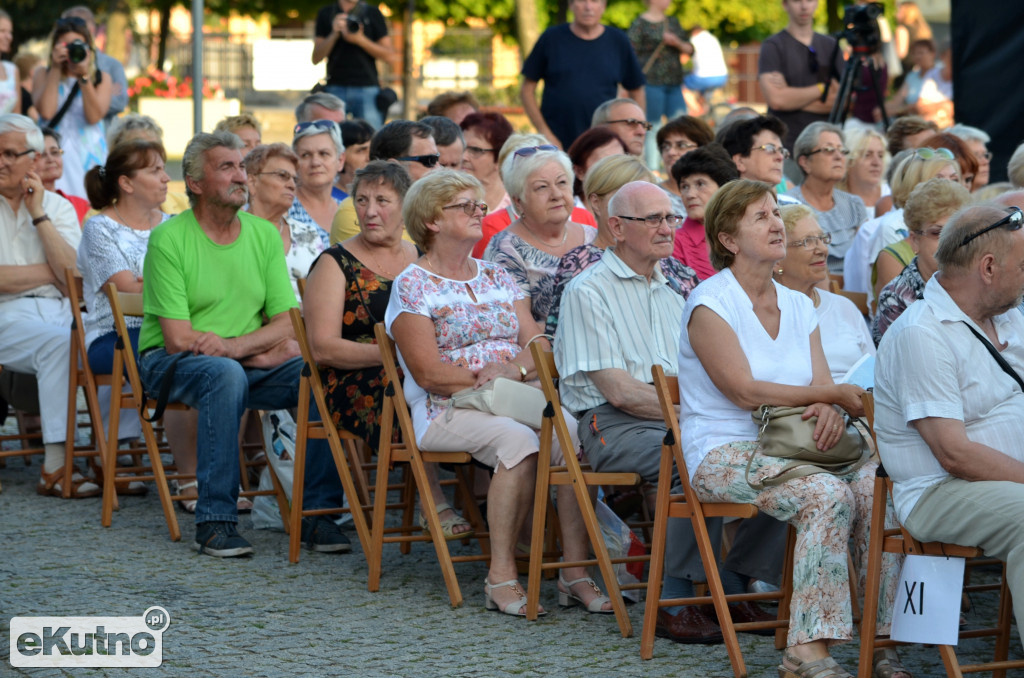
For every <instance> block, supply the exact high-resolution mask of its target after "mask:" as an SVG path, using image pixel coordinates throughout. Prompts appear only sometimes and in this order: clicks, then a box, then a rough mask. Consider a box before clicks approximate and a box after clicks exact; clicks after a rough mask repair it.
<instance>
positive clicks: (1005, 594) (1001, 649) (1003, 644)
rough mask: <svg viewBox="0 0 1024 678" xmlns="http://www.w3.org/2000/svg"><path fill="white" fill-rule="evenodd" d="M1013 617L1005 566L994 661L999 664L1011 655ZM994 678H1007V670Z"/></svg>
mask: <svg viewBox="0 0 1024 678" xmlns="http://www.w3.org/2000/svg"><path fill="white" fill-rule="evenodd" d="M1012 617H1013V606H1012V604H1011V594H1010V586H1009V584H1008V583H1007V581H1006V564H1005V563H1004V564H1003V574H1002V583H1001V584H1000V586H999V619H998V621H997V623H998V627H997V628H998V629H999V634H998V635H997V636H996V651H995V655H994V660H995V661H997V662H1001V661H1006V659H1007V657H1009V654H1010V622H1011V620H1012ZM992 678H1006V671H1005V669H1000V670H997V671H993V672H992Z"/></svg>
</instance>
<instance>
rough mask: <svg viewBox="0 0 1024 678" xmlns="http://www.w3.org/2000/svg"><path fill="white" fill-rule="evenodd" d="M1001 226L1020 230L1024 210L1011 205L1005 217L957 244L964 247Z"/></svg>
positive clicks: (1022, 224)
mask: <svg viewBox="0 0 1024 678" xmlns="http://www.w3.org/2000/svg"><path fill="white" fill-rule="evenodd" d="M943 150H945V149H943ZM1000 226H1006V227H1007V228H1008V229H1009V230H1011V231H1019V230H1020V228H1021V226H1024V212H1021V211H1020V208H1019V207H1011V208H1010V213H1009V214H1007V215H1006V216H1005V217H1003V218H1002V219H1000V220H999V221H997V222H996V223H994V224H992V225H991V226H986V227H985V228H983V229H981V230H980V231H978V232H977V233H972V234H971V235H969V236H967V237H966V238H964V239H963V240H961V241H960V244H959V245H957V247H963V246H964V245H966V244H967V243H969V242H971V241H972V240H974V239H975V238H978V237H980V236H983V235H985V234H986V233H988V232H989V231H994V230H996V229H997V228H999V227H1000Z"/></svg>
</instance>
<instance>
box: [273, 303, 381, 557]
mask: <svg viewBox="0 0 1024 678" xmlns="http://www.w3.org/2000/svg"><path fill="white" fill-rule="evenodd" d="M290 315H291V319H292V327H294V328H295V339H296V340H297V341H298V343H299V348H300V349H301V350H302V360H303V361H304V363H305V364H304V365H303V366H302V379H301V380H300V382H299V410H298V420H297V421H296V422H295V423H296V436H295V476H294V478H293V480H292V505H291V509H290V513H289V518H290V523H291V528H290V530H289V542H288V560H290V561H291V562H293V563H297V562H299V550H300V546H301V541H302V519H303V518H304V517H305V516H319V515H326V514H331V513H346V512H347V513H351V514H352V522H353V523H354V524H355V527H356V534H357V535H358V536H359V543H360V545H361V546H362V547H363V553H365V554H367V560H370V559H371V555H370V554H371V551H370V549H371V548H372V542H371V539H370V528H369V526H368V524H367V522H366V513H365V511H366V510H367V509H368V508H369V503H370V492H369V488H368V486H367V482H366V476H365V475H364V474H363V469H362V460H361V459H360V458H359V454H358V452H357V451H356V445H355V443H356V441H357V440H358V438H357V437H356V436H355V435H354V434H352V433H350V432H348V431H342V430H339V429H338V428H337V427H335V426H334V425H333V424H332V423H331V422H330V412H329V410H328V409H327V399H326V397H325V394H324V385H323V382H322V381H321V380H320V370H319V369H318V367H317V364H316V361H315V360H314V359H313V351H312V349H311V348H310V346H309V338H308V337H307V335H306V323H305V321H304V320H303V319H302V312H301V311H300V310H299V309H298V308H293V309H291V311H290ZM310 393H312V396H313V402H315V403H316V407H317V410H318V411H319V412H320V416H321V418H326V419H327V423H326V424H325V423H324V421H310V420H309V404H310ZM324 439H326V440H327V442H328V444H329V445H330V446H331V454H332V455H333V456H334V465H335V467H336V468H337V469H338V476H339V477H340V478H341V486H342V488H343V489H344V491H345V496H346V497H348V508H345V509H342V508H337V509H335V508H328V509H303V508H302V495H303V488H304V487H305V482H304V479H305V470H306V443H307V441H308V440H324ZM346 455H347V458H346ZM283 515H284V514H283V513H282V516H283Z"/></svg>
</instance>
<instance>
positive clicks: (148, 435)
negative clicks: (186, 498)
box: [103, 419, 181, 541]
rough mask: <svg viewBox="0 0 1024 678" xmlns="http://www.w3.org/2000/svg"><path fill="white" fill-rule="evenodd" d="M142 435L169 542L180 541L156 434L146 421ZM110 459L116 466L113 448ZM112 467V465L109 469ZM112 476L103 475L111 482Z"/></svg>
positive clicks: (176, 519) (176, 518)
mask: <svg viewBox="0 0 1024 678" xmlns="http://www.w3.org/2000/svg"><path fill="white" fill-rule="evenodd" d="M142 435H143V436H144V437H145V439H146V451H147V452H148V453H149V463H150V464H151V465H152V467H153V475H154V476H155V482H156V489H157V493H158V494H159V495H160V506H161V508H163V511H164V520H166V521H167V529H168V531H169V532H170V533H171V541H181V528H180V526H179V525H178V516H177V515H176V514H175V513H174V503H173V502H172V501H171V490H170V488H169V487H168V486H167V474H166V473H164V465H163V463H162V462H161V461H160V449H159V448H158V447H157V444H156V434H154V433H153V426H152V425H151V424H150V423H149V422H148V421H146V420H145V419H143V420H142ZM107 456H108V457H110V458H111V461H112V462H113V463H114V465H116V463H117V457H116V454H114V453H113V447H111V454H108V455H107ZM113 467H114V466H113V465H112V466H111V468H113ZM113 476H114V474H112V473H111V474H104V475H103V477H104V479H106V478H108V477H109V478H110V479H111V481H113Z"/></svg>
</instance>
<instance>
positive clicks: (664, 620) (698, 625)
mask: <svg viewBox="0 0 1024 678" xmlns="http://www.w3.org/2000/svg"><path fill="white" fill-rule="evenodd" d="M654 632H655V635H657V636H660V637H662V638H668V639H670V640H673V641H675V642H677V643H699V644H703V645H711V644H714V643H721V642H722V630H721V629H720V628H718V624H716V623H715V622H714V621H713V620H712V619H711V618H710V617H708V616H707V615H706V614H704V613H703V612H701V611H700V608H697V607H694V606H692V605H687V606H685V607H684V608H683V609H682V610H680V611H679V613H678V614H676V615H675V616H673V615H670V614H669V613H668V612H666V611H665V610H658V624H657V626H656V627H655V631H654Z"/></svg>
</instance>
